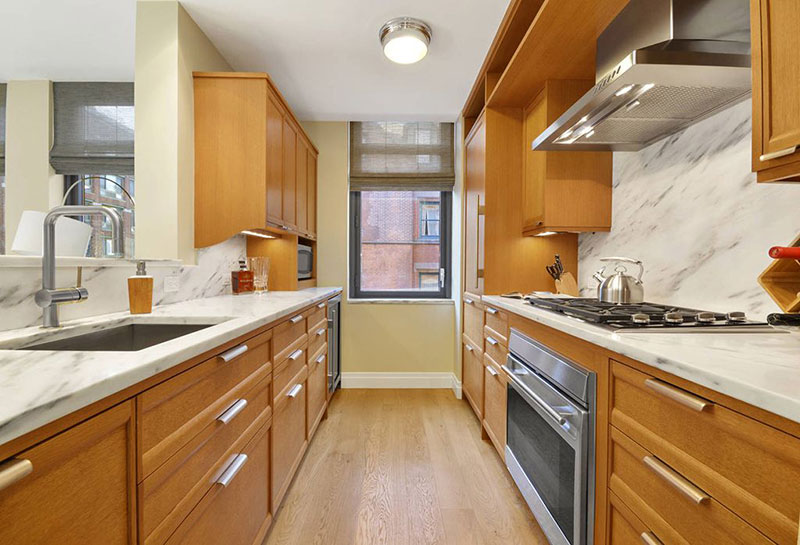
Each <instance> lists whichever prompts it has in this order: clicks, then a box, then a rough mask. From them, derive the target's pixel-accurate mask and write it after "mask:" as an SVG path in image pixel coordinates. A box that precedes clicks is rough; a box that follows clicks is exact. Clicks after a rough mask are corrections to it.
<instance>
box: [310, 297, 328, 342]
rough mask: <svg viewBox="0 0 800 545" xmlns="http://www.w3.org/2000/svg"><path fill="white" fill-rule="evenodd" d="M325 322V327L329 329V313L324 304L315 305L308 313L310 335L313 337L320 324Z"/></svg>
mask: <svg viewBox="0 0 800 545" xmlns="http://www.w3.org/2000/svg"><path fill="white" fill-rule="evenodd" d="M323 321H324V322H325V323H324V324H323V325H325V326H326V327H327V325H328V313H327V308H326V306H325V303H324V302H322V303H318V304H316V305H314V306H313V307H311V310H309V311H308V318H306V322H307V324H308V334H309V335H313V334H314V331H315V330H316V329H317V328H318V327H319V326H320V322H323Z"/></svg>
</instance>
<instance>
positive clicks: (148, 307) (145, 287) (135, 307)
mask: <svg viewBox="0 0 800 545" xmlns="http://www.w3.org/2000/svg"><path fill="white" fill-rule="evenodd" d="M128 301H129V303H130V308H131V314H150V313H151V312H153V277H152V276H148V275H147V269H146V266H145V262H144V261H139V262H138V263H136V276H131V277H129V278H128Z"/></svg>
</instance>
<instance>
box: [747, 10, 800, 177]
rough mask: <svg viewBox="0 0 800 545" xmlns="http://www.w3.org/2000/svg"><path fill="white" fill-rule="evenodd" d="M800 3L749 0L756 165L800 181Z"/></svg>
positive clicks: (762, 172)
mask: <svg viewBox="0 0 800 545" xmlns="http://www.w3.org/2000/svg"><path fill="white" fill-rule="evenodd" d="M798 28H800V3H798V2H792V1H786V0H751V1H750V32H751V48H752V56H753V64H752V66H753V140H752V143H753V170H754V171H755V172H757V173H758V174H757V176H758V181H759V182H773V181H793V182H798V181H800V88H798V85H797V83H798V81H800V55H798V53H797V52H798V51H800V33H798V32H797V29H798Z"/></svg>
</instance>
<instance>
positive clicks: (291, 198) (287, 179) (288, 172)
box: [283, 117, 297, 229]
mask: <svg viewBox="0 0 800 545" xmlns="http://www.w3.org/2000/svg"><path fill="white" fill-rule="evenodd" d="M296 154H297V131H295V129H294V126H293V125H292V123H291V122H290V121H289V118H287V117H284V118H283V224H284V225H285V226H286V227H288V228H290V229H295V228H296V227H297V210H296V200H297V162H296V161H297V159H296V157H295V155H296Z"/></svg>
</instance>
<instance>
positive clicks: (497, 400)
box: [483, 354, 508, 459]
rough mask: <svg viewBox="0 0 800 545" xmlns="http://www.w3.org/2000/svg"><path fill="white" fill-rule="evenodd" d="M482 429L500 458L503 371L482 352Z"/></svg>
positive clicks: (503, 422) (503, 438) (504, 399)
mask: <svg viewBox="0 0 800 545" xmlns="http://www.w3.org/2000/svg"><path fill="white" fill-rule="evenodd" d="M483 363H484V367H485V369H484V387H483V429H484V431H485V433H486V435H487V436H488V438H489V440H491V442H492V444H493V445H494V448H495V449H497V453H498V454H499V455H500V458H501V459H504V458H505V449H506V407H507V395H508V391H507V389H506V384H507V383H506V379H505V372H504V371H503V370H502V369H501V368H500V363H499V362H497V361H495V360H494V359H493V358H492V357H491V356H489V354H484V356H483Z"/></svg>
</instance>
